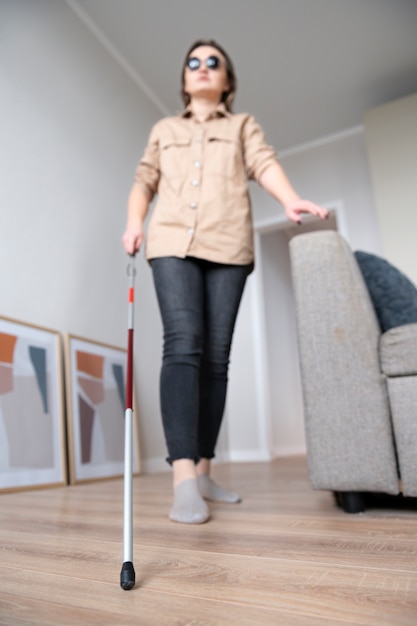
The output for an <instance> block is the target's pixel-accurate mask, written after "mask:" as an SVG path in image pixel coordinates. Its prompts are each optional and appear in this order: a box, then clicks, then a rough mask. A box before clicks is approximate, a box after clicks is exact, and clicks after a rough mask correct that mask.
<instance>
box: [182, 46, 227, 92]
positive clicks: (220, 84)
mask: <svg viewBox="0 0 417 626" xmlns="http://www.w3.org/2000/svg"><path fill="white" fill-rule="evenodd" d="M188 59H193V60H194V59H195V61H193V65H194V66H197V65H198V67H197V68H196V69H191V68H190V67H189V66H188V64H187V65H186V67H185V72H184V91H185V92H186V93H188V95H189V96H190V98H191V99H192V98H194V97H196V96H199V97H204V98H210V99H211V100H215V101H216V102H220V100H221V97H222V94H223V93H224V92H225V91H227V90H228V89H229V83H228V79H227V70H226V61H225V59H224V57H223V55H222V54H221V53H220V52H219V51H218V50H217V49H216V48H213V47H211V46H200V47H199V48H195V49H194V50H193V51H192V52H191V54H190V56H189V57H188ZM216 59H217V61H216ZM198 62H199V63H198ZM206 63H207V64H206ZM207 65H208V66H209V67H207ZM210 65H212V66H216V65H217V67H210Z"/></svg>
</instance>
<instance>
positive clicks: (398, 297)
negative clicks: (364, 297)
mask: <svg viewBox="0 0 417 626" xmlns="http://www.w3.org/2000/svg"><path fill="white" fill-rule="evenodd" d="M354 255H355V257H356V260H357V262H358V264H359V268H360V270H361V272H362V276H363V278H364V281H365V283H366V286H367V288H368V291H369V295H370V296H371V300H372V303H373V305H374V308H375V312H376V315H377V317H378V320H379V324H380V326H381V330H382V332H385V331H387V330H389V329H390V328H395V327H396V326H404V324H413V323H415V322H417V289H416V287H415V285H413V283H412V282H411V280H409V279H408V278H407V276H405V275H404V274H402V273H401V272H400V271H399V270H398V269H397V268H396V267H394V266H393V265H391V264H390V263H388V261H385V260H384V259H381V257H378V256H376V255H375V254H369V253H368V252H360V251H356V252H355V253H354Z"/></svg>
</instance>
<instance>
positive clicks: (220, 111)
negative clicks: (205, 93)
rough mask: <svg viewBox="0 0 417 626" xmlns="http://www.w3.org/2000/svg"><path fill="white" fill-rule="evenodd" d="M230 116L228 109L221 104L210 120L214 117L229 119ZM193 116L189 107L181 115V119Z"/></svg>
mask: <svg viewBox="0 0 417 626" xmlns="http://www.w3.org/2000/svg"><path fill="white" fill-rule="evenodd" d="M229 115H230V112H229V111H228V110H227V109H226V107H225V105H224V103H223V102H220V103H219V104H218V105H217V106H216V108H215V109H214V111H213V113H212V114H211V115H210V117H209V118H208V119H212V118H213V117H229ZM192 116H193V114H192V111H191V107H190V105H188V106H187V108H186V109H185V110H184V111H182V113H180V117H184V118H189V117H192Z"/></svg>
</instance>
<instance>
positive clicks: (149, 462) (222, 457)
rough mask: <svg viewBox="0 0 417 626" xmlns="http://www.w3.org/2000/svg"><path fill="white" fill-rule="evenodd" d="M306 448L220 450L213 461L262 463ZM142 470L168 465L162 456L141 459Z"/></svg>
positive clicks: (157, 469) (161, 469)
mask: <svg viewBox="0 0 417 626" xmlns="http://www.w3.org/2000/svg"><path fill="white" fill-rule="evenodd" d="M305 454H306V449H305V446H303V445H298V446H282V447H280V446H278V447H276V448H274V449H273V450H272V453H269V452H267V451H265V450H259V449H256V450H231V451H229V452H227V451H226V450H222V451H221V452H218V453H217V454H216V457H215V458H214V459H213V463H264V462H266V461H272V459H275V458H283V457H287V456H305ZM141 465H142V472H143V473H144V474H157V473H159V472H167V471H169V465H168V463H167V462H166V460H165V459H164V458H161V457H156V458H153V459H142V461H141Z"/></svg>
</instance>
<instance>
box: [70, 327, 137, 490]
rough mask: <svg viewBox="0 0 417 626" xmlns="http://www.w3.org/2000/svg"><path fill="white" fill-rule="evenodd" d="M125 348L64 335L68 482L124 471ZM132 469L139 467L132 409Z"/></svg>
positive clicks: (134, 418)
mask: <svg viewBox="0 0 417 626" xmlns="http://www.w3.org/2000/svg"><path fill="white" fill-rule="evenodd" d="M126 359H127V351H126V350H125V349H123V348H117V347H114V346H109V345H106V344H103V343H99V342H96V341H91V340H89V339H84V338H82V337H76V336H74V335H66V336H65V364H66V382H67V423H68V457H69V470H70V482H71V483H72V484H73V483H77V482H81V481H85V480H97V479H102V478H110V477H117V476H122V475H123V472H124V430H125V429H124V419H125V393H126V369H127V366H126ZM133 422H134V428H133V471H134V473H135V474H137V473H139V471H140V459H139V430H138V422H137V413H136V411H134V412H133Z"/></svg>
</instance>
